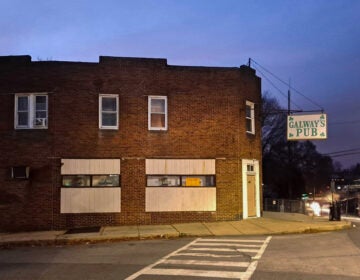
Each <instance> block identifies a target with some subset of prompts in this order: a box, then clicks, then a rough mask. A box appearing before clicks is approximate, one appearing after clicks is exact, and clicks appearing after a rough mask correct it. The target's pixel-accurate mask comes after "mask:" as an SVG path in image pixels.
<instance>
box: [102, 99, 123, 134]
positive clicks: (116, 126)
mask: <svg viewBox="0 0 360 280" xmlns="http://www.w3.org/2000/svg"><path fill="white" fill-rule="evenodd" d="M104 97H105V98H115V99H116V125H103V124H102V113H103V112H102V99H103V98H104ZM99 128H100V129H119V95H117V94H100V95H99Z"/></svg>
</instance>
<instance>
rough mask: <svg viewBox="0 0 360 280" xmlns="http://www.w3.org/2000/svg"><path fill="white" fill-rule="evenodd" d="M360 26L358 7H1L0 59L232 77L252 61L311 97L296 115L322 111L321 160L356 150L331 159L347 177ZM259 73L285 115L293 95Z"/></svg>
mask: <svg viewBox="0 0 360 280" xmlns="http://www.w3.org/2000/svg"><path fill="white" fill-rule="evenodd" d="M359 20H360V1H358V0H324V1H321V0H302V1H295V0H288V1H286V0H283V1H275V0H262V1H257V0H252V1H250V0H248V1H245V0H234V1H230V0H219V1H218V0H207V1H205V0H177V1H176V0H152V1H151V0H142V1H139V0H131V1H130V0H129V1H125V0H124V1H122V0H101V1H96V0H92V1H91V0H87V1H85V0H1V1H0V30H1V31H0V55H25V54H28V55H31V56H32V59H33V61H36V60H60V61H84V62H97V61H98V59H99V56H100V55H107V56H130V57H151V58H167V60H168V64H170V65H195V66H198V65H199V66H231V67H233V66H236V67H239V66H240V65H242V64H246V63H247V61H248V58H249V57H250V58H252V59H254V60H255V61H256V62H258V63H259V64H260V65H262V66H263V67H265V68H266V69H267V70H269V71H271V72H272V73H274V74H275V75H276V76H278V77H280V78H281V79H282V80H284V81H286V82H289V81H290V83H291V86H292V87H294V88H295V89H296V90H297V91H299V92H300V93H301V94H303V95H305V96H306V97H307V98H303V97H302V96H301V95H299V94H298V93H296V92H295V91H292V95H293V105H292V106H293V108H294V109H302V110H319V109H320V108H319V107H322V108H324V110H325V113H327V114H328V122H329V123H328V124H329V126H328V135H329V136H328V140H325V141H315V142H314V143H315V144H316V146H317V147H318V150H319V151H320V152H322V153H331V152H338V151H343V150H350V149H354V150H355V151H354V154H353V155H351V156H345V157H334V160H335V161H339V162H341V163H342V165H343V167H350V166H351V165H353V164H355V163H356V162H360V143H359V139H360V23H359ZM255 66H256V65H255ZM257 73H258V75H259V76H260V77H262V78H263V84H262V91H263V92H265V91H269V92H270V93H271V94H272V95H273V96H274V97H276V98H278V100H279V101H280V102H281V104H282V105H283V106H287V100H286V98H285V97H284V96H283V94H282V93H285V94H286V93H287V90H288V87H287V86H286V85H284V84H281V83H280V82H279V81H277V80H276V79H275V78H274V77H272V76H271V75H270V74H268V73H266V72H264V73H265V74H266V76H267V77H268V78H270V79H271V81H272V82H273V83H274V84H275V85H276V86H277V88H278V89H280V90H281V92H282V93H280V92H279V90H278V89H276V88H274V87H273V86H272V85H271V84H270V83H269V82H267V80H266V79H265V78H264V77H263V76H262V75H261V74H260V73H259V72H257ZM309 99H310V100H311V102H309ZM316 104H318V105H319V106H317V105H316Z"/></svg>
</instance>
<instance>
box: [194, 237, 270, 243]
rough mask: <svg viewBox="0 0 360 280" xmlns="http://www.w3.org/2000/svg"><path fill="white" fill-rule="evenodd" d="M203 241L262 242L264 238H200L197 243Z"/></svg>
mask: <svg viewBox="0 0 360 280" xmlns="http://www.w3.org/2000/svg"><path fill="white" fill-rule="evenodd" d="M204 241H210V242H215V241H216V242H221V241H222V242H235V243H236V242H245V243H264V242H265V241H266V239H220V238H214V239H210V238H201V239H200V240H199V243H202V242H204Z"/></svg>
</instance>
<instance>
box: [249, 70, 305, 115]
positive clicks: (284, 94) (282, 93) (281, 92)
mask: <svg viewBox="0 0 360 280" xmlns="http://www.w3.org/2000/svg"><path fill="white" fill-rule="evenodd" d="M254 68H255V70H256V71H258V72H259V73H260V74H261V75H262V76H263V77H264V78H265V79H266V80H267V81H268V82H269V83H270V84H271V85H272V86H273V87H274V88H275V89H276V90H278V91H279V93H280V94H281V95H282V96H284V97H285V98H287V95H286V93H284V92H283V91H282V90H281V89H279V88H278V87H277V86H275V84H274V83H273V82H272V81H271V80H270V79H269V78H268V77H267V76H266V75H265V74H264V73H263V72H262V71H261V70H260V69H258V68H257V67H255V66H254ZM291 104H293V105H294V106H296V107H297V108H298V109H300V110H301V107H300V106H298V105H297V104H295V103H294V102H292V101H291Z"/></svg>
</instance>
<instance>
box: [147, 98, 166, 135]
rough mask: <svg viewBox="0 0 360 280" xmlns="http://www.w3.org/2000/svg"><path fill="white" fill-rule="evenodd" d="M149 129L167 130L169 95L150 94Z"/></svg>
mask: <svg viewBox="0 0 360 280" xmlns="http://www.w3.org/2000/svg"><path fill="white" fill-rule="evenodd" d="M148 120H149V124H148V125H149V130H167V97H166V96H149V109H148Z"/></svg>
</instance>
